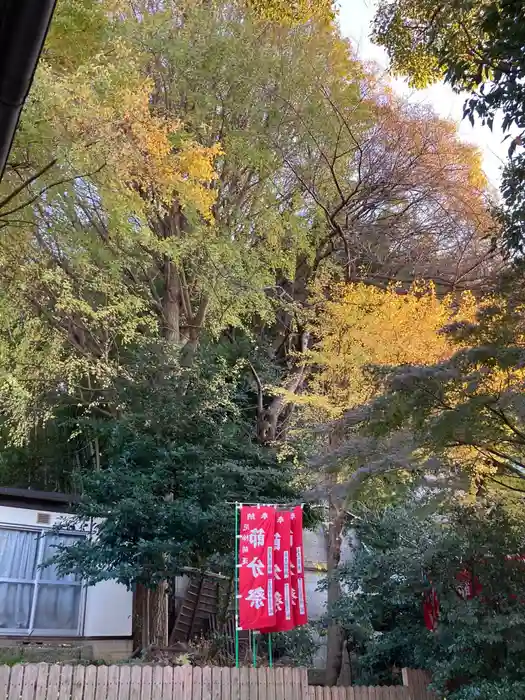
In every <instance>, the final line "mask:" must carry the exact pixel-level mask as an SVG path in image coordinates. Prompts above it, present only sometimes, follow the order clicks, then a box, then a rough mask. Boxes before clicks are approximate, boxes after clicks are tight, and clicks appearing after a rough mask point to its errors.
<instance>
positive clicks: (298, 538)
mask: <svg viewBox="0 0 525 700" xmlns="http://www.w3.org/2000/svg"><path fill="white" fill-rule="evenodd" d="M290 522H291V542H290V550H291V551H290V555H291V556H290V570H291V589H290V590H291V598H292V611H293V619H294V626H295V627H298V626H299V625H305V624H306V623H307V622H308V611H307V608H306V588H305V585H304V551H303V509H302V508H301V506H297V507H296V508H294V509H293V511H292V512H291V514H290Z"/></svg>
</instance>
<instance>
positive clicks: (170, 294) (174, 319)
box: [162, 260, 181, 343]
mask: <svg viewBox="0 0 525 700" xmlns="http://www.w3.org/2000/svg"><path fill="white" fill-rule="evenodd" d="M180 303H181V302H180V284H179V277H178V273H177V270H176V268H175V265H174V263H173V262H172V261H171V260H166V261H165V263H164V295H163V298H162V315H163V328H162V335H163V336H164V338H165V339H166V340H168V341H169V342H170V343H180V339H181V333H180Z"/></svg>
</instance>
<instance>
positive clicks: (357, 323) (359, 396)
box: [311, 283, 477, 415]
mask: <svg viewBox="0 0 525 700" xmlns="http://www.w3.org/2000/svg"><path fill="white" fill-rule="evenodd" d="M330 299H331V300H330V301H326V302H324V303H322V304H321V308H320V310H319V314H318V316H317V319H316V323H315V329H314V333H315V334H316V335H317V336H318V337H319V342H318V344H317V346H316V349H315V350H314V351H313V353H312V362H313V364H314V365H315V366H316V367H317V368H318V369H319V371H318V372H317V373H316V374H315V376H314V379H313V381H312V386H311V389H312V392H313V394H314V395H316V396H318V397H319V398H321V397H322V400H321V401H320V403H321V404H322V405H323V407H324V408H325V409H328V410H329V411H330V412H331V413H332V414H334V415H337V414H339V413H340V412H342V411H343V410H346V409H348V408H350V407H352V406H356V405H358V404H361V403H364V402H365V401H368V400H370V399H371V398H373V396H374V395H375V394H376V392H377V391H378V387H377V385H376V383H375V382H374V381H373V380H372V378H371V376H370V373H369V372H368V371H367V368H368V367H369V366H370V365H381V366H393V367H395V366H399V365H403V364H414V365H428V364H433V363H435V362H439V361H441V360H444V359H446V358H447V357H449V356H450V355H451V354H452V353H453V352H454V350H455V349H456V348H457V346H456V345H453V343H452V342H451V339H450V338H449V337H448V336H447V335H446V334H445V333H442V332H441V330H442V329H443V327H444V326H446V325H447V324H449V323H451V322H452V321H453V320H454V319H456V318H462V319H468V320H472V319H473V318H474V317H475V313H476V308H477V304H476V300H475V299H474V297H473V295H472V294H470V293H467V292H466V293H463V294H461V295H460V296H457V295H455V296H454V295H448V296H445V297H444V298H439V297H438V296H437V294H436V290H435V288H434V286H433V285H432V284H427V283H424V284H422V283H415V284H414V285H412V287H411V288H410V289H409V290H408V291H407V290H403V289H401V287H399V286H395V285H393V286H390V287H389V288H388V289H386V290H385V289H380V288H377V287H373V286H369V285H366V284H362V283H360V284H348V285H341V286H338V287H336V288H335V289H333V290H332V294H331V295H330Z"/></svg>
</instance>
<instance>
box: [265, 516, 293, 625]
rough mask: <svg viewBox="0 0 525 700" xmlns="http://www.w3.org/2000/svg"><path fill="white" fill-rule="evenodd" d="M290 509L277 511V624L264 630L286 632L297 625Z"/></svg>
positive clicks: (275, 571) (275, 547)
mask: <svg viewBox="0 0 525 700" xmlns="http://www.w3.org/2000/svg"><path fill="white" fill-rule="evenodd" d="M291 533H292V530H291V520H290V511H277V512H276V515H275V534H274V538H273V563H274V593H275V597H274V607H275V625H273V627H271V628H268V629H265V630H262V631H264V632H286V631H287V630H291V629H293V628H294V627H295V622H294V616H293V610H292V591H291V570H290V563H291V562H290V547H291V544H292V536H291Z"/></svg>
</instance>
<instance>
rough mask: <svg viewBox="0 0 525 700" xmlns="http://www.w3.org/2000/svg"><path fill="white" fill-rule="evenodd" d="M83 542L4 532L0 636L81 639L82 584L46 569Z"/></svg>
mask: <svg viewBox="0 0 525 700" xmlns="http://www.w3.org/2000/svg"><path fill="white" fill-rule="evenodd" d="M78 536H79V535H72V534H71V535H70V534H67V535H66V534H55V533H51V532H48V531H45V530H41V531H35V530H21V529H11V528H2V527H0V633H4V634H37V635H76V634H79V626H80V609H81V602H82V590H83V588H82V581H81V580H80V579H78V578H77V577H75V576H65V577H64V576H62V577H60V576H58V574H57V571H56V567H55V566H46V567H44V568H42V567H41V566H40V564H42V563H43V562H45V561H48V560H49V559H50V558H51V557H52V556H53V555H54V554H56V551H57V550H56V546H57V545H68V544H72V543H73V542H74V541H75V539H76V538H77V537H78Z"/></svg>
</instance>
